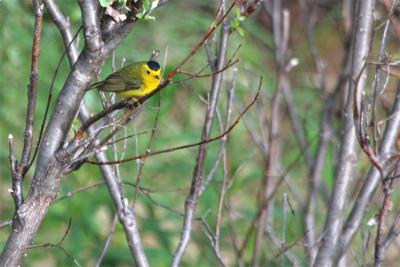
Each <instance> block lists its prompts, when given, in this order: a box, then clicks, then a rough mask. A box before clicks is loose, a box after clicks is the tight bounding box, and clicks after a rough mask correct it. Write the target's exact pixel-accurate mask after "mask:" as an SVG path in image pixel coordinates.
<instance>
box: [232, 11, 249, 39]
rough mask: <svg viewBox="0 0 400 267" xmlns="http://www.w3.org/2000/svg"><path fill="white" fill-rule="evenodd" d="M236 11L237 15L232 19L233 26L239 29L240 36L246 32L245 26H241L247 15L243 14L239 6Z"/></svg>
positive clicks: (236, 29)
mask: <svg viewBox="0 0 400 267" xmlns="http://www.w3.org/2000/svg"><path fill="white" fill-rule="evenodd" d="M235 10H236V12H235V16H234V17H233V18H232V20H231V27H232V28H233V29H234V30H235V31H237V32H238V33H239V35H240V36H242V37H243V36H244V34H245V30H244V29H243V27H242V26H241V25H242V23H243V21H245V20H246V18H247V17H246V16H243V15H242V14H241V12H240V8H239V7H237V8H236V9H235Z"/></svg>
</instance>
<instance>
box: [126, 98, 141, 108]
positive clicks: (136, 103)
mask: <svg viewBox="0 0 400 267" xmlns="http://www.w3.org/2000/svg"><path fill="white" fill-rule="evenodd" d="M140 105H141V104H140V102H139V99H137V98H134V97H132V98H129V99H128V108H129V109H134V108H137V107H139V106H140Z"/></svg>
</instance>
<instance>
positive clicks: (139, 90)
mask: <svg viewBox="0 0 400 267" xmlns="http://www.w3.org/2000/svg"><path fill="white" fill-rule="evenodd" d="M160 81H161V68H160V64H158V62H157V61H153V60H150V61H147V62H146V61H141V62H136V63H133V64H130V65H127V66H125V67H123V68H122V69H120V70H118V71H116V72H114V73H112V74H110V75H109V76H108V77H107V78H106V79H105V80H103V81H100V82H97V83H95V84H92V85H91V86H90V87H89V88H88V89H87V90H91V89H93V88H98V89H99V90H100V91H103V92H114V93H116V94H117V95H118V96H120V97H122V98H134V99H140V98H142V97H143V96H146V95H148V94H150V93H151V92H153V91H154V90H156V89H157V87H158V86H159V85H160Z"/></svg>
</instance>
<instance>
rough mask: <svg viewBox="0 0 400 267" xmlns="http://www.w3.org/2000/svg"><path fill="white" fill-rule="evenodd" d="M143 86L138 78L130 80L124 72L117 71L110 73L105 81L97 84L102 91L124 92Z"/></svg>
mask: <svg viewBox="0 0 400 267" xmlns="http://www.w3.org/2000/svg"><path fill="white" fill-rule="evenodd" d="M141 86H142V84H141V82H140V81H138V80H130V79H127V78H126V75H124V73H123V72H120V71H119V72H115V73H112V74H110V75H109V76H108V77H107V78H106V79H105V80H104V81H102V82H100V84H99V85H98V86H97V87H98V88H99V90H100V91H105V92H116V93H120V92H124V91H130V90H137V89H139V88H140V87H141Z"/></svg>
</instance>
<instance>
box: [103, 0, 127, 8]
mask: <svg viewBox="0 0 400 267" xmlns="http://www.w3.org/2000/svg"><path fill="white" fill-rule="evenodd" d="M99 2H100V5H101V6H102V7H108V6H111V5H112V4H113V3H114V2H116V3H117V4H118V5H120V6H123V7H125V8H126V9H128V10H129V8H128V7H127V6H126V2H127V0H99Z"/></svg>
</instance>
